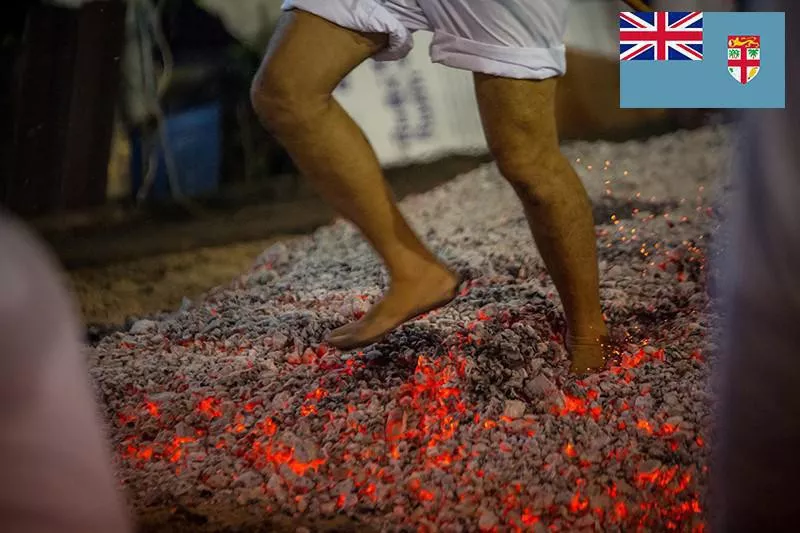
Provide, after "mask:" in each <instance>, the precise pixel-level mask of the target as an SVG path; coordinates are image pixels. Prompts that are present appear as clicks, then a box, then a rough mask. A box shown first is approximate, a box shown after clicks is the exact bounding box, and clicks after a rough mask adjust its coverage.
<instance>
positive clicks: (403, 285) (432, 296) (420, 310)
mask: <svg viewBox="0 0 800 533" xmlns="http://www.w3.org/2000/svg"><path fill="white" fill-rule="evenodd" d="M460 284H461V279H460V278H459V277H458V275H456V274H454V273H453V272H451V271H450V270H448V269H447V268H445V267H443V266H432V267H431V268H430V269H429V270H428V271H427V272H420V274H419V277H418V278H417V279H412V280H407V281H406V280H402V281H395V280H393V281H392V285H391V286H390V287H389V290H388V291H387V292H386V294H385V295H384V296H383V298H382V299H381V300H380V301H379V302H378V303H376V304H375V305H374V306H372V308H371V309H370V310H369V311H368V312H367V314H365V315H364V316H363V317H362V318H361V319H360V320H358V321H356V322H353V323H351V324H347V325H345V326H342V327H340V328H337V329H335V330H333V331H331V332H330V334H329V335H328V336H327V338H326V339H325V340H326V342H328V343H330V344H331V345H333V346H335V347H336V348H339V349H340V350H352V349H354V348H361V347H363V346H367V345H369V344H373V343H375V342H378V341H379V340H381V339H382V338H383V337H384V336H385V335H386V334H388V333H389V332H390V331H392V330H393V329H395V328H397V327H398V326H400V325H402V324H403V323H405V322H407V321H409V320H411V319H412V318H414V317H416V316H419V315H421V314H424V313H427V312H429V311H432V310H434V309H437V308H439V307H442V306H444V305H446V304H448V303H450V302H451V301H452V300H453V299H454V298H455V297H456V296H457V295H458V289H459V285H460Z"/></svg>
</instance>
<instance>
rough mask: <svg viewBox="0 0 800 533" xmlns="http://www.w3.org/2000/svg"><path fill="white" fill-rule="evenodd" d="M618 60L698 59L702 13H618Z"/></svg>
mask: <svg viewBox="0 0 800 533" xmlns="http://www.w3.org/2000/svg"><path fill="white" fill-rule="evenodd" d="M619 60H620V61H702V60H703V13H702V12H701V11H657V12H655V13H646V12H634V13H631V12H622V13H620V14H619Z"/></svg>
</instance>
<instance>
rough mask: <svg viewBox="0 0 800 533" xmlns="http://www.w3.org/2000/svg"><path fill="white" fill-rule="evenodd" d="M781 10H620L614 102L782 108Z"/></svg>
mask: <svg viewBox="0 0 800 533" xmlns="http://www.w3.org/2000/svg"><path fill="white" fill-rule="evenodd" d="M785 56H786V44H785V30H784V14H783V13H780V12H705V13H704V12H699V11H690V12H686V11H680V12H677V11H675V12H664V11H661V12H655V13H643V12H635V13H633V12H624V13H620V14H619V59H620V107H623V108H729V109H735V108H738V109H742V108H784V107H785V106H786V103H785V92H786V81H785Z"/></svg>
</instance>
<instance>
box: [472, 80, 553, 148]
mask: <svg viewBox="0 0 800 533" xmlns="http://www.w3.org/2000/svg"><path fill="white" fill-rule="evenodd" d="M556 84H557V81H556V78H548V79H545V80H526V79H511V78H503V77H498V76H491V75H486V74H475V94H476V96H477V99H478V108H479V110H480V114H481V121H482V123H483V129H484V132H485V134H486V140H487V142H488V144H489V148H490V150H491V151H492V153H493V154H494V156H495V157H496V158H497V159H498V163H502V160H503V159H504V158H505V157H504V155H506V154H513V155H514V160H515V161H519V162H523V161H520V159H521V158H539V157H540V156H541V155H542V153H543V152H548V151H553V150H555V151H557V150H558V149H559V145H558V128H557V127H556V116H555V94H556Z"/></svg>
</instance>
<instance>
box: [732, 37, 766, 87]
mask: <svg viewBox="0 0 800 533" xmlns="http://www.w3.org/2000/svg"><path fill="white" fill-rule="evenodd" d="M760 70H761V37H760V36H758V35H729V36H728V73H729V74H730V75H731V76H732V77H733V79H735V80H736V81H738V82H739V83H741V84H742V85H745V84H747V83H750V82H751V81H753V78H755V77H756V76H757V75H758V72H759V71H760Z"/></svg>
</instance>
